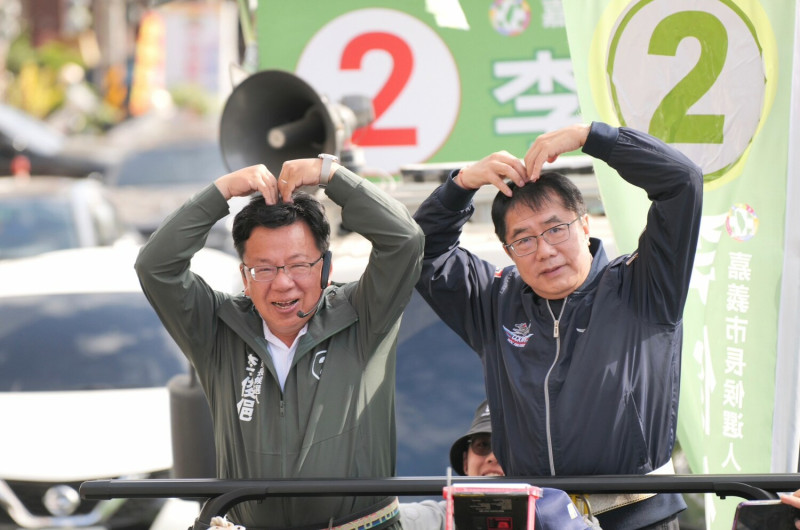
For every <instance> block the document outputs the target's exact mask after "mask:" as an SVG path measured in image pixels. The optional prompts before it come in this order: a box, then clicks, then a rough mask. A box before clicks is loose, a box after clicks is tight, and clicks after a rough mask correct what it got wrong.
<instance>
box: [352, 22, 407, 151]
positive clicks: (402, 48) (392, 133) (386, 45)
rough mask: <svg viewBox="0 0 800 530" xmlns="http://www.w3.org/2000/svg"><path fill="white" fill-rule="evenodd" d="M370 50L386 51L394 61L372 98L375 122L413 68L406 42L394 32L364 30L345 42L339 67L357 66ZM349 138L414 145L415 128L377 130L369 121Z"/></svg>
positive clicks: (367, 143) (364, 143)
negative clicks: (379, 88) (361, 33)
mask: <svg viewBox="0 0 800 530" xmlns="http://www.w3.org/2000/svg"><path fill="white" fill-rule="evenodd" d="M372 50H383V51H385V52H388V53H389V55H391V57H392V62H393V63H394V68H393V69H392V73H391V75H390V76H389V79H387V80H386V83H385V84H384V85H383V88H381V90H380V92H378V94H377V95H376V96H375V99H374V100H373V101H372V105H373V107H374V108H375V121H377V120H378V119H379V118H380V117H381V115H383V113H384V112H386V110H387V109H388V108H389V107H390V106H391V105H392V103H393V102H394V100H395V99H397V96H399V95H400V93H401V92H402V91H403V88H404V87H405V85H406V83H408V79H409V77H411V71H412V69H413V68H414V55H413V54H412V52H411V48H409V47H408V44H406V42H405V41H404V40H403V39H401V38H399V37H397V36H395V35H392V34H390V33H382V32H373V33H364V34H363V35H359V36H358V37H356V38H354V39H353V40H351V41H350V42H349V43H348V44H347V47H345V49H344V52H343V53H342V61H341V66H340V68H341V69H342V70H358V69H360V68H361V60H362V59H363V58H364V56H365V55H366V54H367V52H370V51H372ZM373 123H374V122H373ZM352 139H353V143H355V144H357V145H362V146H370V145H371V146H379V145H417V129H416V128H414V127H409V128H396V129H376V128H375V127H373V126H372V124H370V125H367V126H366V127H362V128H360V129H358V130H357V131H356V132H355V133H353V138H352Z"/></svg>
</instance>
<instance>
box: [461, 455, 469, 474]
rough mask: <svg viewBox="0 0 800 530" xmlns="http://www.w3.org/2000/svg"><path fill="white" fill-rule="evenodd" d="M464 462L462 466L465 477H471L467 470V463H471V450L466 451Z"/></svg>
mask: <svg viewBox="0 0 800 530" xmlns="http://www.w3.org/2000/svg"><path fill="white" fill-rule="evenodd" d="M463 458H464V460H463V463H462V464H461V467H462V469H463V470H464V475H465V476H469V469H467V463H468V462H469V450H467V451H464V457H463Z"/></svg>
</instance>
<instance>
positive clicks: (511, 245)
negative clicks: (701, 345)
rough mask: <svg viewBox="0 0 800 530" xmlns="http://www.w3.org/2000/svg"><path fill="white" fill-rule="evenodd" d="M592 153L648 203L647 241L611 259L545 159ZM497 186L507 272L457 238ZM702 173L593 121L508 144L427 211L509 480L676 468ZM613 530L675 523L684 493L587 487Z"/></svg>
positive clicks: (428, 269) (429, 263)
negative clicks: (600, 491) (482, 192)
mask: <svg viewBox="0 0 800 530" xmlns="http://www.w3.org/2000/svg"><path fill="white" fill-rule="evenodd" d="M577 149H582V151H583V152H584V153H586V154H588V155H591V156H593V157H595V158H598V159H600V160H602V161H604V162H605V163H607V164H608V165H609V166H611V167H612V168H613V169H615V170H616V171H617V173H618V174H619V175H620V176H621V177H622V178H623V179H625V180H626V181H628V182H630V183H631V184H633V185H635V186H638V187H640V188H643V189H644V190H645V191H646V192H647V195H648V197H649V199H650V200H651V201H652V204H651V206H650V210H649V212H648V216H647V226H646V227H645V229H644V231H643V232H642V235H641V236H640V238H639V245H638V248H637V249H636V251H634V252H633V253H631V254H628V255H623V256H619V257H617V258H616V259H614V260H612V261H609V259H608V257H607V256H606V254H605V251H604V250H603V244H602V242H601V241H600V240H598V239H595V238H591V237H590V236H589V216H588V215H587V213H586V206H585V204H584V201H583V198H582V196H581V193H580V191H579V190H578V189H577V187H575V185H574V184H572V182H571V181H570V180H569V179H568V178H566V177H564V176H563V175H559V174H557V173H553V172H545V173H542V167H543V165H544V163H545V162H553V161H554V160H555V159H556V158H557V157H558V156H559V155H561V154H563V153H567V152H570V151H574V150H577ZM487 185H489V186H496V187H497V188H498V189H499V190H500V192H499V193H498V194H497V197H496V198H495V200H494V203H493V205H492V220H493V222H494V226H495V232H496V233H497V236H498V238H499V239H500V241H501V242H502V244H503V247H504V249H505V251H506V253H507V254H508V255H509V256H510V257H511V259H512V260H513V262H514V265H512V266H509V267H506V268H504V269H501V268H495V266H494V265H492V264H490V263H487V262H486V261H483V260H481V259H480V258H479V257H477V256H475V255H473V254H471V253H470V252H469V251H468V250H466V249H464V248H461V247H459V246H458V243H459V241H458V240H459V236H460V233H461V228H462V226H463V225H464V223H466V222H467V221H468V220H469V218H470V216H471V215H472V212H473V210H474V207H473V204H472V197H473V195H474V194H475V192H476V190H478V189H479V188H481V187H482V186H487ZM702 187H703V178H702V172H701V170H700V168H699V167H697V165H696V164H694V163H692V162H691V161H690V160H689V159H688V158H687V157H686V156H684V155H683V154H681V153H680V152H679V151H677V150H676V149H674V148H672V147H670V146H668V145H666V144H665V143H664V142H662V141H660V140H658V139H656V138H654V137H652V136H649V135H647V134H644V133H641V132H639V131H636V130H633V129H630V128H625V127H620V128H616V127H611V126H609V125H607V124H604V123H599V122H594V123H592V124H591V125H573V126H569V127H565V128H563V129H559V130H557V131H554V132H550V133H547V134H543V135H541V136H540V137H538V138H537V140H536V141H535V142H534V143H533V145H532V146H531V148H530V149H529V151H528V153H527V154H526V155H525V159H524V162H523V161H522V160H520V159H518V158H516V157H514V156H512V155H511V154H509V153H507V152H498V153H494V154H492V155H489V156H487V157H486V158H484V159H483V160H481V161H479V162H477V163H475V164H473V165H471V166H468V167H465V168H463V169H461V170H460V171H459V172H458V173H457V174H454V175H453V176H452V178H450V179H448V180H447V181H446V182H445V183H444V184H443V185H442V186H440V187H439V188H437V190H436V191H434V192H433V194H432V195H431V196H430V197H429V198H428V199H426V201H425V202H424V203H423V204H422V205H421V206H420V207H419V209H418V210H417V212H416V214H415V216H414V217H415V219H416V221H417V222H418V223H419V224H420V226H421V227H422V229H423V231H424V232H425V236H426V239H425V258H424V263H423V270H422V274H421V276H420V280H419V283H418V284H417V289H418V291H419V292H420V294H422V296H423V297H424V298H425V299H426V300H427V302H428V303H429V304H430V305H431V307H432V308H433V309H434V310H435V311H436V313H437V314H438V315H439V316H440V318H442V320H444V321H445V322H446V323H447V324H448V325H449V326H450V327H451V328H452V329H453V330H454V331H455V332H456V333H458V334H459V335H460V336H461V337H462V338H463V339H464V340H465V341H466V342H467V343H468V344H469V345H470V346H471V347H472V349H473V350H475V351H476V352H477V353H478V355H479V356H480V358H481V361H482V364H483V369H484V377H485V382H486V391H487V398H488V401H489V405H490V407H491V409H492V411H493V414H492V432H493V435H492V438H493V439H492V444H493V449H494V453H495V455H496V456H497V458H498V460H499V462H500V465H501V466H502V467H503V469H504V470H505V472H506V474H507V475H508V476H537V475H539V476H541V475H602V474H646V473H663V472H669V466H670V464H671V461H670V457H671V453H672V449H673V446H674V443H675V428H676V422H677V413H678V394H679V384H680V360H681V355H680V354H681V342H682V314H683V308H684V305H685V302H686V296H687V292H688V289H689V278H690V276H691V272H692V264H693V260H694V254H695V249H696V245H697V238H698V233H699V227H700V217H701V212H702ZM590 503H591V506H592V511H593V513H594V515H596V516H597V518H598V519H599V520H600V524H601V526H602V527H603V528H608V529H611V528H613V529H620V530H629V529H645V528H646V529H657V528H658V529H660V528H678V522H677V514H678V512H680V511H681V510H683V509H684V508H685V507H686V505H685V503H684V502H683V499H682V498H681V497H680V495H677V494H659V495H655V496H654V495H648V494H633V495H622V496H617V495H613V496H591V497H590Z"/></svg>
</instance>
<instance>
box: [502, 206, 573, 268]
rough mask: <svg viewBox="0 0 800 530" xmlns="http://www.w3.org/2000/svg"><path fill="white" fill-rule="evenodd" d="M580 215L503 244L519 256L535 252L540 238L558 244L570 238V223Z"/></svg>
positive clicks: (550, 243)
mask: <svg viewBox="0 0 800 530" xmlns="http://www.w3.org/2000/svg"><path fill="white" fill-rule="evenodd" d="M580 218H581V217H580V216H578V217H576V218H575V219H573V220H572V221H570V222H568V223H561V224H559V225H556V226H554V227H552V228H548V229H547V230H545V231H544V232H542V233H541V234H539V235H538V236H525V237H521V238H519V239H517V240H516V241H512V242H511V243H509V244H508V245H503V246H504V247H506V248H510V249H511V251H512V252H513V253H514V254H515V255H516V256H517V257H519V258H521V257H522V256H527V255H528V254H533V253H534V252H536V249H537V248H539V238H540V237H541V238H542V239H544V240H545V241H546V242H547V244H548V245H558V244H559V243H563V242H564V241H566V240H567V239H569V225H571V224H572V223H574V222H575V221H577V220H578V219H580Z"/></svg>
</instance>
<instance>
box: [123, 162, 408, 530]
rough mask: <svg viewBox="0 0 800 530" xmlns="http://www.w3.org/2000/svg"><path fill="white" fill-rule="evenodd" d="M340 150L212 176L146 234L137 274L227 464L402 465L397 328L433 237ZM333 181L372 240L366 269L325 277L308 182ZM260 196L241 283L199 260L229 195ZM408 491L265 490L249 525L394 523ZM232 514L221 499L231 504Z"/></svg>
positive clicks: (241, 247) (325, 257) (355, 224)
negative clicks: (401, 494) (232, 285)
mask: <svg viewBox="0 0 800 530" xmlns="http://www.w3.org/2000/svg"><path fill="white" fill-rule="evenodd" d="M331 158H332V157H325V158H321V159H303V160H293V161H289V162H286V163H284V165H283V168H282V169H281V173H280V175H279V177H278V178H275V177H274V176H273V175H272V173H270V172H269V170H267V168H266V167H265V166H263V165H257V166H251V167H248V168H244V169H241V170H238V171H235V172H232V173H230V174H228V175H224V176H222V177H220V178H219V179H217V180H216V181H215V183H214V185H210V186H209V187H207V188H206V189H204V190H203V191H201V192H199V193H198V194H197V195H195V196H194V197H193V198H191V199H190V200H189V201H187V202H186V204H184V205H183V206H182V207H181V208H180V209H178V210H177V211H176V212H175V213H173V214H172V215H171V216H170V217H169V218H168V219H167V220H165V221H164V223H163V224H162V226H161V227H160V228H159V229H158V230H157V231H156V232H155V233H154V234H153V236H152V237H151V238H150V240H149V241H148V242H147V244H145V245H144V247H142V249H141V251H140V253H139V257H138V259H137V261H136V270H137V273H138V274H139V279H140V282H141V284H142V289H143V290H144V293H145V295H146V296H147V298H148V300H150V303H151V304H152V305H153V307H154V308H155V310H156V312H157V313H158V315H159V317H160V318H161V320H162V322H163V323H164V326H165V327H166V328H167V329H168V330H169V332H170V334H171V335H172V337H173V338H174V339H175V340H176V342H177V343H178V345H179V346H180V347H181V349H182V350H183V352H184V353H185V355H186V356H187V357H188V359H189V360H190V361H191V363H192V364H193V365H194V367H195V369H196V371H197V373H198V377H199V379H200V381H201V383H202V385H203V389H204V391H205V393H206V396H207V397H208V401H209V403H210V406H211V413H212V417H213V420H214V436H215V442H216V448H217V475H218V476H219V477H220V478H236V479H280V478H337V477H356V478H357V477H389V476H392V475H394V472H395V459H396V455H395V452H396V444H395V417H394V387H395V355H396V346H397V331H398V328H399V326H400V318H401V316H402V312H403V310H404V309H405V306H406V304H407V303H408V301H409V299H410V297H411V293H412V291H413V288H414V284H415V283H416V281H417V278H418V276H419V273H420V267H421V260H422V248H423V243H424V237H423V235H422V232H421V231H420V229H419V227H418V226H417V225H416V223H415V222H414V221H413V220H412V219H411V216H410V215H409V213H408V211H407V209H406V208H405V207H404V206H403V205H402V204H400V203H399V202H398V201H396V200H394V199H392V198H391V197H389V196H387V195H386V194H385V193H383V192H382V191H380V190H379V189H378V188H377V187H376V186H374V185H373V184H371V183H370V182H368V181H365V180H363V179H361V178H360V177H358V176H357V175H355V174H354V173H352V172H351V171H349V170H348V169H346V168H344V167H341V166H339V165H338V164H337V163H336V162H335V161H333V162H331ZM316 185H320V186H324V187H325V193H326V194H327V195H328V197H330V199H331V200H333V201H334V202H335V203H336V204H338V205H340V206H341V207H342V224H343V225H344V226H345V227H346V228H348V229H349V230H352V231H355V232H358V233H360V234H361V235H362V236H364V237H365V238H366V239H368V240H369V241H370V242H371V243H372V252H371V254H370V258H369V263H368V265H367V267H366V269H365V271H364V273H363V275H362V276H361V278H360V279H359V280H358V281H356V282H351V283H348V284H343V285H340V284H332V285H328V281H327V276H328V271H329V268H330V253H329V252H328V244H329V237H330V226H329V225H328V222H327V220H326V219H325V214H324V209H323V208H322V206H321V204H320V203H319V201H317V200H316V199H314V198H313V197H311V196H309V195H308V194H305V193H303V192H298V191H297V190H298V188H300V187H301V186H316ZM254 192H260V195H254V197H253V198H252V199H251V201H250V203H249V204H248V205H247V206H246V207H245V208H244V209H243V210H242V211H241V212H239V214H237V216H236V218H235V221H234V228H233V238H234V245H235V246H236V249H237V252H238V254H239V256H240V257H241V259H242V264H241V265H240V271H241V275H242V282H243V285H244V292H243V293H241V294H238V295H231V294H228V293H223V292H219V291H214V290H212V289H211V288H210V287H209V286H208V285H207V284H206V282H205V281H203V279H202V278H201V277H199V276H197V275H196V274H193V273H192V272H191V271H190V270H189V263H190V260H191V259H192V256H193V255H194V254H195V253H196V252H197V251H198V250H199V249H201V248H202V247H203V245H204V242H205V239H206V236H207V235H208V232H209V230H210V229H211V227H212V225H213V224H214V223H215V222H216V221H217V220H219V219H220V218H222V217H223V216H225V215H226V214H227V213H228V203H227V201H228V199H231V198H232V197H243V196H248V195H251V194H253V193H254ZM396 501H397V499H396V498H391V497H390V498H386V497H382V496H372V497H369V496H362V497H328V496H320V497H292V498H288V497H283V498H282V497H270V498H268V499H266V500H264V501H263V502H255V501H252V502H243V503H240V504H238V505H237V506H236V507H234V508H233V509H232V510H231V513H230V514H229V516H230V518H231V520H232V521H234V522H235V523H237V524H240V525H243V526H245V527H246V528H247V529H248V530H259V529H266V528H270V529H271V528H303V529H305V528H309V529H310V528H319V529H322V528H329V527H333V528H335V527H337V526H338V527H341V528H342V530H345V529H347V528H349V527H350V526H353V525H352V524H350V523H352V522H354V521H358V524H356V526H358V525H360V524H365V523H370V522H374V525H373V526H372V528H393V527H399V516H398V515H397V503H396ZM220 515H222V514H220Z"/></svg>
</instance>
